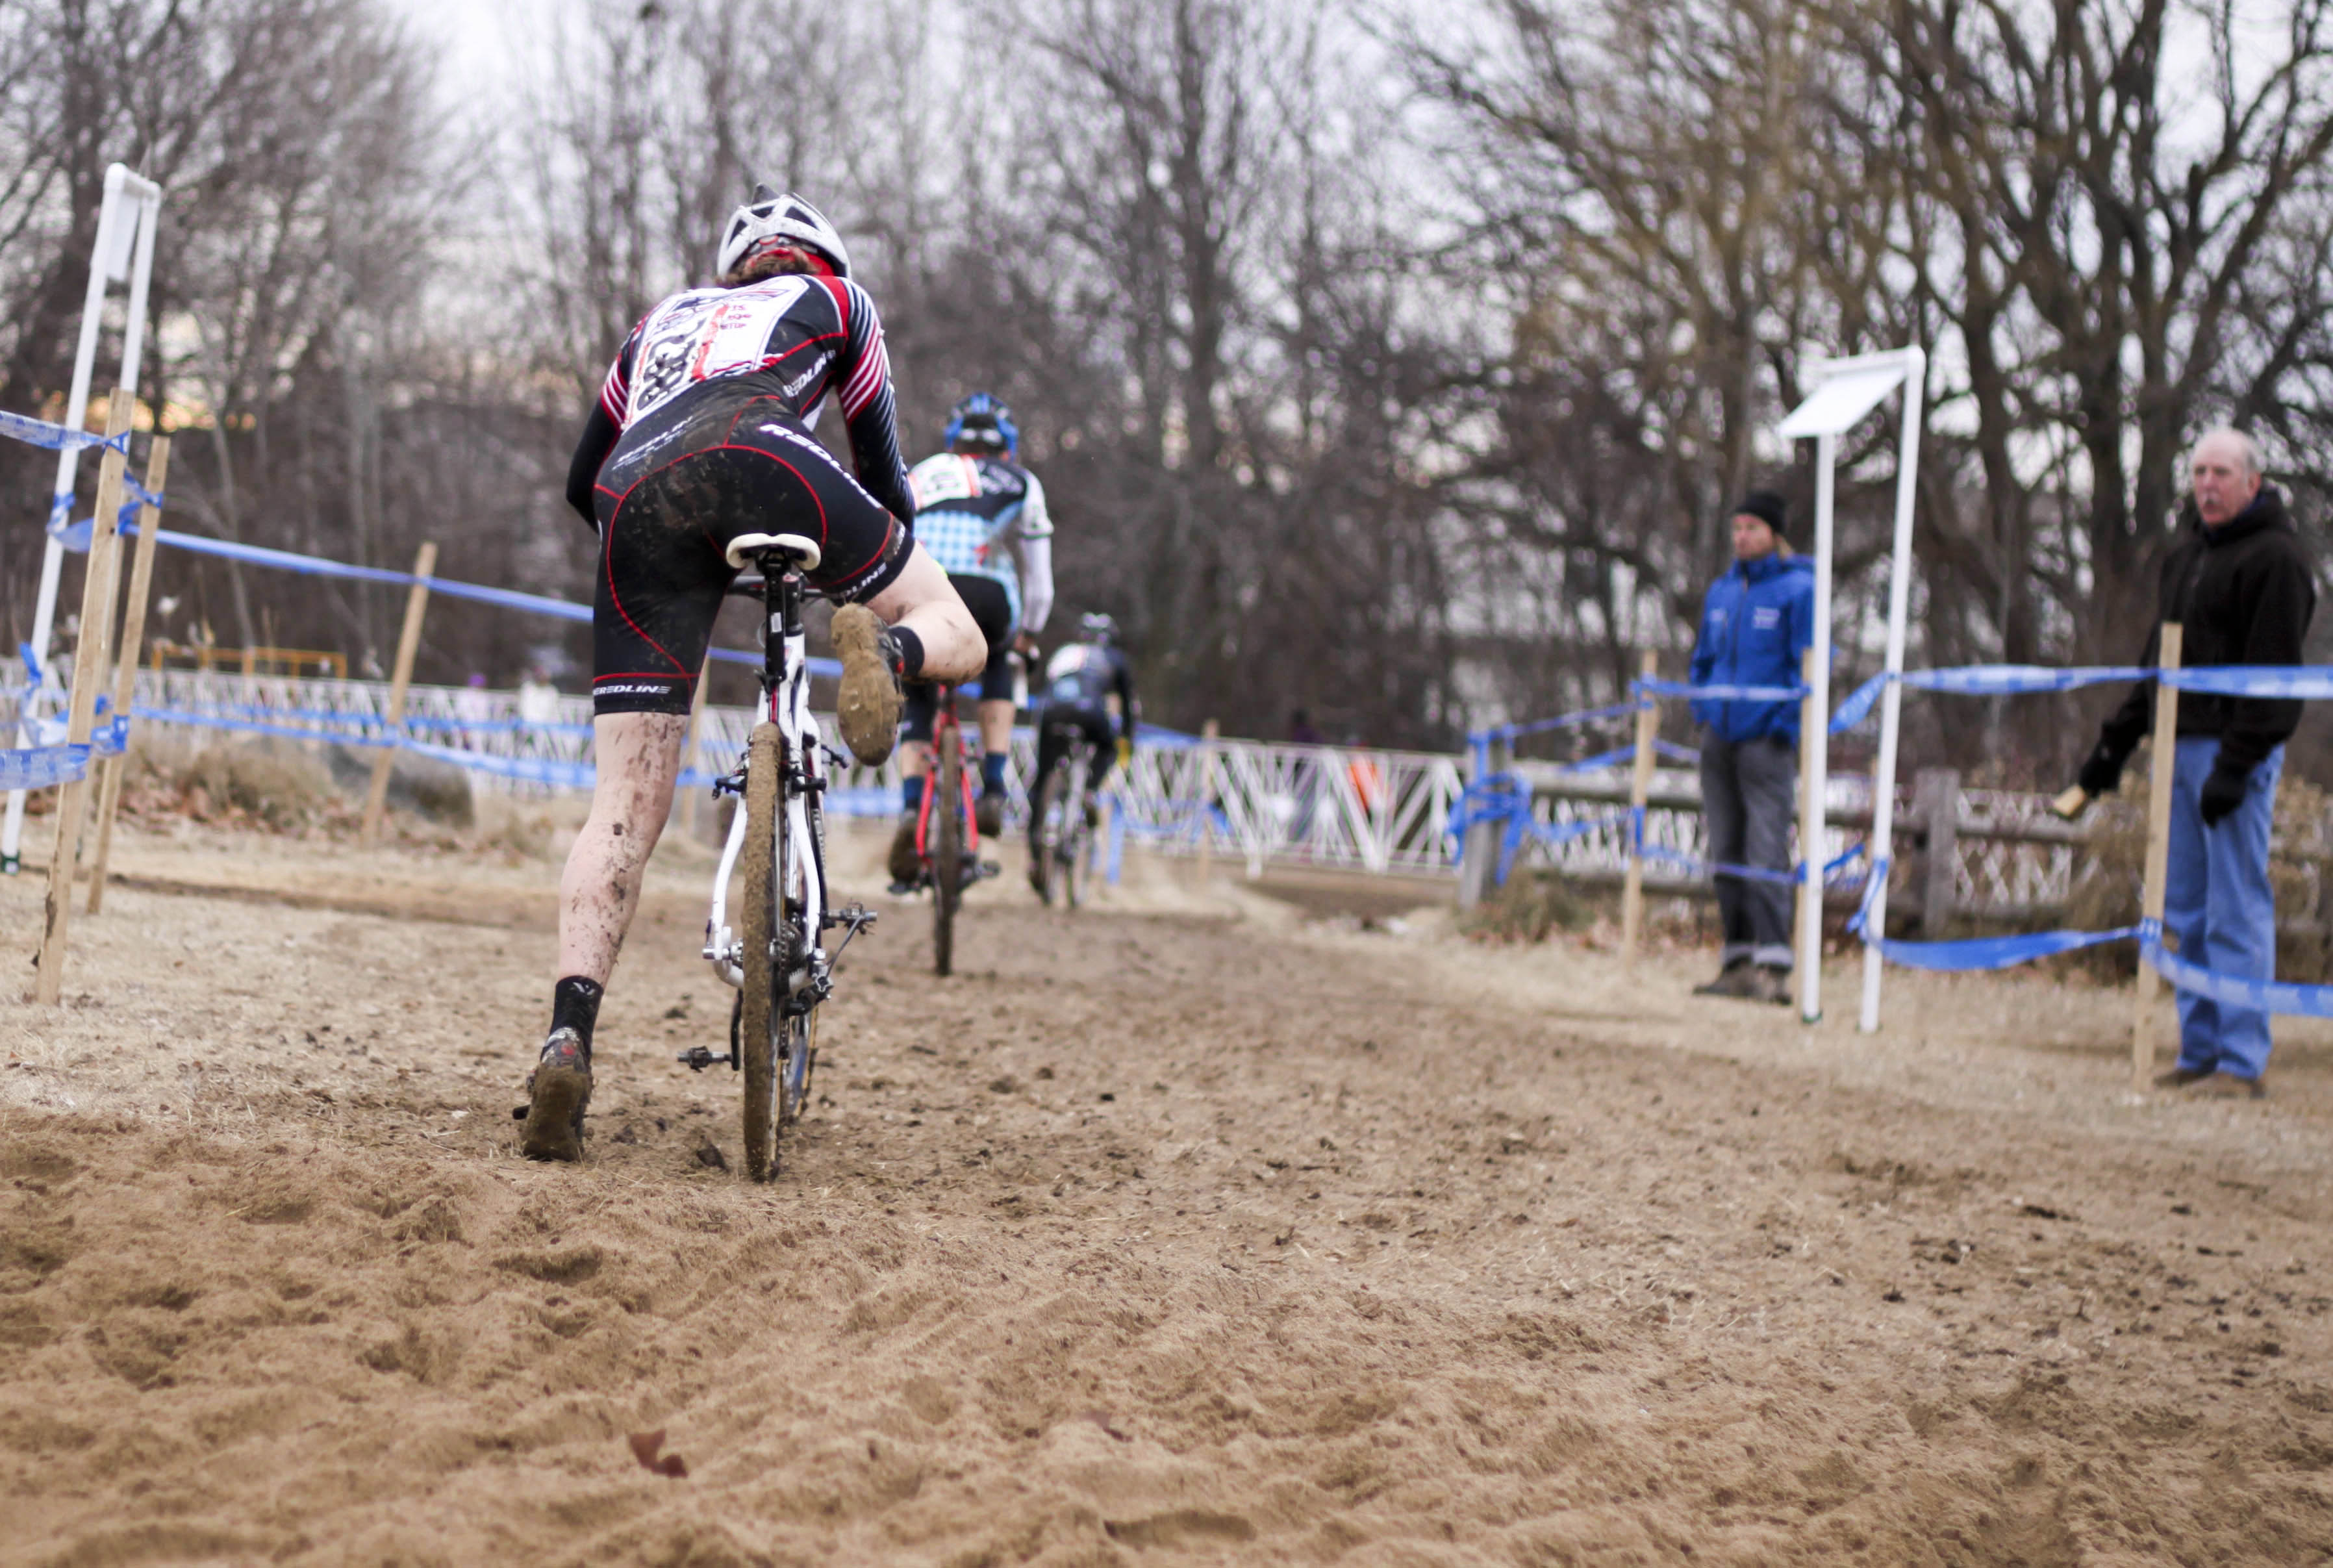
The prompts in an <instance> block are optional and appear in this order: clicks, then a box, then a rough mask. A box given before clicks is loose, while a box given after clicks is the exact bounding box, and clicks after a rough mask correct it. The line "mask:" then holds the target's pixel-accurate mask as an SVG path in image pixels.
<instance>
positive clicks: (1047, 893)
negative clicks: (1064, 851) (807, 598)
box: [1032, 768, 1069, 906]
mask: <svg viewBox="0 0 2333 1568" xmlns="http://www.w3.org/2000/svg"><path fill="white" fill-rule="evenodd" d="M1066 793H1067V792H1066V791H1064V790H1063V788H1062V780H1061V769H1060V768H1055V769H1054V770H1053V773H1052V776H1051V777H1050V778H1048V779H1047V780H1046V781H1045V788H1044V792H1043V793H1042V794H1041V795H1040V796H1039V797H1038V800H1037V805H1036V810H1035V813H1034V814H1035V816H1036V818H1037V842H1036V844H1035V846H1034V849H1033V851H1032V852H1033V853H1034V854H1035V855H1036V857H1037V879H1038V881H1039V884H1040V886H1039V887H1038V890H1037V896H1038V897H1039V898H1041V899H1044V900H1045V902H1046V904H1047V905H1049V906H1050V905H1051V904H1052V903H1054V902H1055V901H1056V900H1057V899H1059V898H1060V896H1061V835H1062V834H1063V833H1064V832H1068V831H1069V822H1068V821H1067V819H1066V818H1065V817H1064V816H1063V814H1062V810H1061V802H1062V800H1063V798H1064V796H1065V794H1066Z"/></svg>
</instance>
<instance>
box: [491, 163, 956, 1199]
mask: <svg viewBox="0 0 2333 1568" xmlns="http://www.w3.org/2000/svg"><path fill="white" fill-rule="evenodd" d="M715 276H716V277H717V279H718V282H717V284H715V286H713V287H711V288H700V289H688V290H685V291H683V292H682V293H677V294H674V295H672V296H671V297H670V298H668V299H667V300H665V301H663V302H662V303H659V304H658V305H657V307H656V308H655V309H654V310H651V311H650V312H648V314H647V315H646V316H645V317H643V318H642V319H641V321H640V323H639V324H638V326H636V327H634V328H633V329H632V332H631V335H630V336H629V337H628V338H627V339H626V340H625V341H624V346H623V350H622V351H621V352H620V353H619V354H618V355H617V357H616V362H615V365H614V366H613V368H612V369H610V370H609V372H608V376H607V380H606V381H605V382H604V383H603V384H602V386H601V387H600V397H599V399H598V401H597V402H595V403H594V404H593V405H592V408H591V410H590V415H589V416H588V417H587V418H586V419H585V421H584V427H583V436H582V439H581V441H580V442H579V443H578V444H577V446H576V448H575V460H574V463H573V465H572V466H571V468H570V469H569V471H568V477H567V499H568V501H569V503H570V504H571V505H573V506H574V507H575V509H576V510H577V511H578V512H579V513H581V514H582V515H583V518H584V520H585V521H586V522H588V523H590V524H592V525H593V526H594V527H595V528H596V529H597V530H598V532H599V535H600V568H599V572H598V573H597V576H598V582H597V585H596V587H595V589H594V592H593V602H592V614H591V649H592V681H591V695H592V710H593V713H594V715H595V717H594V720H593V727H594V732H595V733H594V737H593V746H594V751H595V754H596V759H597V762H598V764H599V778H598V782H597V784H595V786H594V788H593V791H592V796H591V813H590V818H589V820H588V821H586V822H585V823H584V825H583V830H582V832H581V835H580V836H579V837H578V838H577V839H576V841H575V847H574V849H573V851H571V853H570V854H569V855H568V858H567V870H566V873H565V875H564V876H563V877H562V879H561V883H560V914H559V980H558V984H557V986H555V987H554V988H553V990H552V1010H551V1033H550V1037H549V1038H548V1039H547V1040H546V1041H545V1042H544V1043H543V1046H542V1056H541V1059H540V1061H539V1062H538V1063H537V1065H536V1068H535V1071H534V1073H533V1077H532V1078H530V1079H529V1081H528V1094H529V1104H528V1108H527V1111H526V1131H525V1137H524V1148H525V1151H526V1153H527V1154H528V1155H530V1156H531V1157H533V1158H534V1159H577V1158H580V1156H581V1151H582V1141H581V1140H582V1128H583V1109H584V1106H585V1104H586V1103H587V1102H588V1101H589V1100H590V1093H591V1029H592V1024H593V1023H594V1022H595V1021H596V1019H597V1016H598V1013H599V1005H600V993H601V991H602V989H603V988H604V987H605V986H606V985H607V981H608V975H609V972H610V970H611V969H612V968H613V967H615V961H616V952H617V949H618V948H620V947H621V946H622V944H623V939H624V932H625V929H626V928H627V927H629V925H630V923H631V918H632V911H633V909H635V908H636V907H637V906H638V901H639V890H640V879H641V875H642V873H643V871H645V869H646V867H647V863H648V854H649V851H652V850H653V849H655V847H656V842H657V839H658V835H659V834H660V833H661V832H663V830H664V823H665V818H666V816H667V814H668V813H669V812H670V810H671V806H672V791H673V782H674V780H675V778H676V777H677V774H678V773H679V769H680V749H681V743H682V739H683V736H685V734H686V730H687V726H688V710H689V707H690V703H691V700H692V698H693V697H694V696H695V694H696V679H697V676H698V674H699V672H700V671H701V669H703V667H704V663H705V655H706V648H707V646H708V644H709V643H710V641H711V639H712V635H713V620H714V617H715V614H716V613H717V612H718V611H719V610H720V608H721V601H722V597H723V594H724V592H725V590H726V589H727V587H728V585H729V582H730V580H731V579H732V578H733V577H734V576H735V574H736V573H735V571H734V568H732V567H731V566H730V565H729V563H728V561H727V559H726V558H725V549H726V547H727V545H728V544H729V542H730V541H731V540H733V539H734V538H736V537H737V536H738V535H739V534H749V533H766V534H802V535H805V536H806V537H808V538H809V539H811V541H813V542H814V543H815V544H817V545H818V546H819V550H820V552H821V561H820V563H819V565H818V567H817V569H816V570H814V571H812V572H811V573H810V580H811V585H812V586H813V587H814V588H816V589H817V590H818V591H819V592H821V593H823V594H825V595H826V596H827V597H828V598H830V599H831V600H833V601H836V602H837V603H838V604H839V605H840V608H839V609H838V610H836V611H835V614H834V626H833V636H834V645H835V651H836V652H837V653H838V654H839V655H840V658H841V659H842V666H843V673H842V686H841V690H840V694H839V697H838V698H837V702H836V711H837V715H838V717H839V718H840V722H841V727H842V735H843V739H844V740H845V741H846V742H847V743H848V744H849V745H850V749H851V750H852V751H853V752H854V753H856V754H857V755H858V756H859V760H860V761H862V762H865V763H868V764H869V765H873V764H877V763H880V762H881V761H883V760H884V758H886V757H887V756H888V755H890V751H891V745H892V740H893V737H894V736H895V735H896V733H897V730H898V718H899V705H900V693H899V681H900V679H901V678H916V677H917V676H924V677H927V678H935V679H942V680H961V679H963V678H965V677H966V676H969V675H971V674H973V673H974V671H975V670H977V669H980V667H981V664H982V662H983V661H984V659H985V658H986V657H987V651H988V649H987V643H986V641H985V640H984V639H983V638H982V636H981V634H980V630H979V628H978V627H977V626H976V625H975V624H974V621H973V619H972V616H971V613H970V612H969V611H966V610H965V607H964V601H963V600H962V599H961V598H960V597H959V596H958V595H957V593H956V592H955V589H953V588H951V587H950V586H949V585H948V581H947V574H946V572H942V571H941V570H940V568H939V567H938V566H937V565H936V564H934V563H933V562H932V559H931V557H930V556H929V555H928V554H926V553H925V552H924V550H923V548H922V546H920V545H918V544H916V542H915V540H914V538H913V536H912V535H911V534H910V533H909V531H908V524H909V521H910V520H911V519H912V518H913V516H914V515H915V503H914V500H913V498H912V497H911V495H910V493H909V491H908V488H907V470H906V467H905V466H904V465H902V463H901V462H900V460H899V438H898V429H897V428H895V426H894V424H893V419H892V391H891V377H890V370H889V366H888V362H887V361H886V359H885V356H884V351H883V328H882V324H881V322H879V321H878V319H877V316H876V313H875V302H874V301H873V300H871V299H869V298H868V296H867V293H866V291H865V290H863V289H861V288H860V287H859V285H858V284H855V283H852V282H851V281H850V255H849V253H848V252H847V251H846V250H845V248H844V246H843V244H842V238H841V236H840V235H838V234H836V233H835V231H834V229H833V227H832V226H830V225H829V224H828V223H827V221H826V219H825V218H823V217H821V216H820V215H819V213H818V211H817V210H816V209H815V208H813V207H811V205H810V204H809V203H808V202H806V201H803V200H802V198H801V197H796V196H790V195H789V196H776V195H773V194H772V193H771V192H770V191H768V190H767V189H766V188H764V189H761V190H757V191H756V192H755V193H754V200H753V201H752V202H751V203H749V204H748V205H746V206H744V207H739V208H738V209H737V210H736V211H735V212H734V213H733V214H732V215H731V216H730V218H729V222H728V225H727V226H726V228H725V231H724V233H723V235H722V239H721V244H720V248H719V252H718V255H717V258H716V262H715ZM830 397H831V398H832V399H834V400H835V401H836V402H837V403H839V404H840V406H841V409H842V418H843V424H844V428H845V430H846V432H847V434H848V435H849V438H850V454H851V466H852V468H854V469H855V470H856V471H857V477H856V478H854V477H853V476H852V475H851V473H850V472H849V471H846V470H845V469H844V468H843V467H842V465H841V464H840V463H839V462H837V461H836V460H835V459H834V457H832V456H831V455H830V454H829V452H828V451H827V448H826V447H825V446H824V445H823V444H822V443H821V442H820V441H819V439H818V438H817V437H816V436H815V435H813V434H812V433H811V432H812V429H813V428H814V427H815V425H816V422H817V418H818V415H819V412H820V409H821V406H822V404H823V403H824V401H825V400H826V399H828V398H830Z"/></svg>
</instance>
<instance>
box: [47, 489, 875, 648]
mask: <svg viewBox="0 0 2333 1568" xmlns="http://www.w3.org/2000/svg"><path fill="white" fill-rule="evenodd" d="M136 497H137V498H136V499H133V501H132V502H131V503H130V505H127V506H124V507H123V509H122V510H123V512H124V513H125V515H126V514H128V513H130V512H132V511H134V510H135V509H136V507H137V506H139V505H147V504H149V500H150V502H151V504H153V505H159V504H160V502H161V497H160V496H158V495H156V496H151V497H149V495H148V493H147V492H146V490H145V489H144V488H143V487H142V486H139V487H137V489H136ZM72 527H73V529H75V530H78V531H80V534H79V536H80V541H81V543H80V544H79V545H78V546H75V545H73V544H70V543H68V544H67V548H68V549H72V548H79V549H82V550H86V549H88V548H89V534H88V531H87V528H88V525H87V524H86V522H83V523H76V524H73V525H72ZM122 532H123V533H125V534H130V536H132V537H133V538H134V537H135V536H136V535H137V533H138V530H137V527H136V526H135V524H127V523H125V524H124V526H123V528H122ZM155 538H156V540H157V541H158V542H159V543H161V544H168V545H169V546H170V547H171V548H172V549H174V550H184V551H187V552H188V553H192V554H196V555H211V556H216V557H217V558H218V559H220V560H223V561H241V562H248V563H250V564H252V565H254V566H269V567H274V568H275V569H276V570H278V571H283V572H302V573H304V574H306V575H308V576H311V577H337V578H341V579H342V580H344V581H348V582H379V583H383V584H386V585H388V586H390V587H398V588H409V587H411V586H412V585H413V584H414V583H416V582H421V581H423V579H421V578H418V577H416V576H414V575H413V573H411V572H395V571H391V570H390V569H389V568H388V567H384V566H352V565H350V564H349V563H347V562H345V561H327V560H325V559H324V558H323V557H322V556H319V555H300V554H295V553H293V552H292V551H289V550H271V549H269V548H267V547H266V546H265V545H262V544H236V543H235V542H234V541H232V540H227V539H206V538H205V537H203V536H202V535H201V534H181V533H178V531H177V530H175V529H170V528H164V529H162V530H160V531H159V532H158V533H157V534H155ZM427 582H428V584H429V592H432V593H442V594H444V595H445V596H446V597H447V598H448V599H466V600H469V601H472V602H474V603H478V604H492V605H494V606H496V607H498V608H500V609H504V610H523V611H528V612H530V613H532V614H535V615H549V616H552V617H555V618H556V619H558V620H573V621H581V622H584V623H586V624H588V623H589V622H590V619H591V607H590V605H588V604H578V603H576V602H575V601H573V600H571V599H553V598H551V597H550V596H549V595H547V594H542V593H522V592H519V591H518V590H517V589H514V588H493V587H488V586H487V585H485V583H480V582H455V581H454V580H453V579H452V578H448V577H431V578H429V579H427ZM707 657H708V658H710V659H715V660H716V661H718V662H720V663H723V664H742V665H746V666H749V667H751V668H753V669H760V668H761V665H762V656H761V655H760V654H759V653H753V652H748V651H746V650H744V649H734V648H716V649H712V650H711V651H710V653H709V654H708V655H707ZM809 665H810V672H811V674H812V675H823V676H827V677H830V678H837V677H840V675H841V674H842V666H841V664H840V662H839V661H838V660H835V659H811V660H809Z"/></svg>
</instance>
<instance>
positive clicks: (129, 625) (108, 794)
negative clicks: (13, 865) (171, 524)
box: [88, 436, 170, 915]
mask: <svg viewBox="0 0 2333 1568" xmlns="http://www.w3.org/2000/svg"><path fill="white" fill-rule="evenodd" d="M169 476H170V438H169V437H168V436H157V437H155V438H154V446H153V449H152V450H151V451H149V453H148V454H147V455H146V493H147V494H148V495H160V494H162V486H163V485H164V482H165V481H167V480H168V478H169ZM161 531H162V509H161V508H160V507H159V506H156V505H152V504H151V503H149V504H148V505H145V506H144V507H142V508H140V509H139V513H138V553H137V555H136V557H135V558H134V559H133V560H132V562H131V563H130V601H129V602H128V603H127V604H125V605H123V606H122V609H121V636H120V639H119V640H117V642H116V645H115V650H114V656H113V712H114V716H115V717H120V716H122V715H124V714H126V713H128V712H129V711H130V698H131V697H133V696H135V695H136V692H137V688H138V658H139V651H140V649H141V648H142V646H143V644H144V643H145V640H146V600H147V596H148V594H149V592H151V590H152V589H153V586H154V551H155V548H156V544H157V541H156V538H155V536H156V535H157V534H159V533H161ZM129 765H130V755H129V754H128V753H127V752H124V753H123V754H122V755H120V756H110V757H107V758H106V759H105V774H104V778H103V782H102V783H101V784H100V785H99V787H98V800H97V834H96V841H97V844H96V852H95V854H94V855H93V856H91V861H90V868H89V909H88V912H89V913H90V914H92V915H94V914H96V913H97V912H98V911H99V910H100V909H103V908H104V907H105V867H106V862H107V861H109V860H110V858H111V857H112V853H113V813H115V812H116V811H117V810H119V809H120V805H121V775H122V774H123V773H124V771H126V770H127V768H128V767H129Z"/></svg>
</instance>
